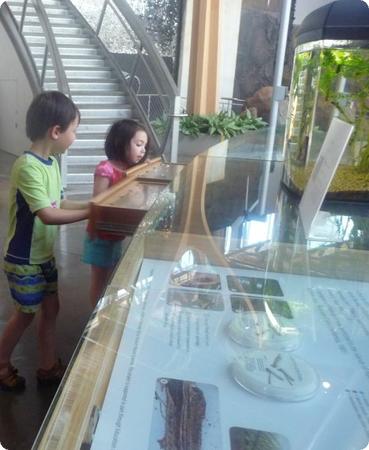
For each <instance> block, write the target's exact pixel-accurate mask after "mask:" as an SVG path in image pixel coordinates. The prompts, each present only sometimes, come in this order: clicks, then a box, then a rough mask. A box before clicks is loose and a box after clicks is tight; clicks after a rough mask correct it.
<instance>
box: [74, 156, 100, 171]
mask: <svg viewBox="0 0 369 450" xmlns="http://www.w3.org/2000/svg"><path fill="white" fill-rule="evenodd" d="M103 159H106V156H105V154H104V153H102V154H101V155H91V154H88V155H85V156H83V155H68V156H67V165H68V167H70V166H91V167H92V172H93V171H94V170H95V167H96V166H97V164H99V162H100V161H102V160H103Z"/></svg>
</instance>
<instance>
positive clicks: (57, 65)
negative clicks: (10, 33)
mask: <svg viewBox="0 0 369 450" xmlns="http://www.w3.org/2000/svg"><path fill="white" fill-rule="evenodd" d="M31 3H32V6H33V8H34V9H35V11H36V14H37V17H38V21H39V25H40V26H41V28H42V31H43V34H44V37H45V47H44V53H43V63H42V68H41V74H40V78H41V86H42V88H43V87H44V84H45V76H46V70H47V65H48V62H49V60H50V61H51V67H52V69H53V70H54V72H55V78H56V84H57V89H58V91H60V92H63V93H64V94H65V95H67V96H68V97H69V96H70V91H69V85H68V80H67V76H66V74H65V70H64V67H63V63H62V59H61V56H60V53H59V49H58V45H57V43H56V40H55V36H54V33H53V30H52V27H51V25H50V21H49V18H48V15H47V13H46V11H45V8H44V5H43V3H42V1H41V0H31ZM28 6H29V1H28V0H24V2H23V6H22V16H21V20H20V25H19V30H20V32H21V33H23V28H24V23H25V20H26V17H27V13H28V12H29V8H28Z"/></svg>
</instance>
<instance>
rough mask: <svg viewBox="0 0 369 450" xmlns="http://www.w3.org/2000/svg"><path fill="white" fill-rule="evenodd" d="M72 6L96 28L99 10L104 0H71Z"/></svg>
mask: <svg viewBox="0 0 369 450" xmlns="http://www.w3.org/2000/svg"><path fill="white" fill-rule="evenodd" d="M71 1H72V3H73V4H74V6H75V7H76V8H77V9H78V11H79V12H80V13H81V14H82V16H83V17H84V18H85V19H86V20H87V22H88V23H89V24H90V25H91V27H92V28H93V29H94V30H96V28H97V24H98V23H99V19H100V15H101V11H102V8H103V5H104V0H89V1H88V2H86V1H84V0H71Z"/></svg>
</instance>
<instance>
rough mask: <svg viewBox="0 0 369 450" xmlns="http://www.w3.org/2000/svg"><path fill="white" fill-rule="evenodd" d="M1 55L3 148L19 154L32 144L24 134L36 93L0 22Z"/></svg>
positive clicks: (0, 128)
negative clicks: (27, 114) (27, 113)
mask: <svg viewBox="0 0 369 450" xmlns="http://www.w3.org/2000/svg"><path fill="white" fill-rule="evenodd" d="M0 58H1V59H0V60H1V64H0V149H1V150H5V151H6V152H8V153H12V154H15V155H19V154H21V153H23V152H24V151H25V150H26V149H27V148H28V147H29V141H28V139H27V138H26V136H25V117H26V112H27V108H28V106H29V104H30V103H31V101H32V98H33V95H32V91H31V88H30V86H29V83H28V80H27V78H26V75H25V73H24V70H23V67H22V65H21V64H20V62H19V60H18V56H17V54H16V52H15V50H14V48H13V46H12V44H11V42H10V40H9V37H8V35H7V33H6V32H5V30H4V28H3V26H2V24H1V23H0Z"/></svg>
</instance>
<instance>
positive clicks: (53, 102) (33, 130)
mask: <svg viewBox="0 0 369 450" xmlns="http://www.w3.org/2000/svg"><path fill="white" fill-rule="evenodd" d="M76 117H78V118H80V113H79V109H78V107H77V106H76V105H75V104H74V103H73V101H72V100H71V99H70V98H68V97H67V96H66V95H64V94H63V93H61V92H58V91H45V92H41V94H38V95H37V96H36V97H35V98H34V99H33V101H32V103H31V105H30V106H29V108H28V111H27V116H26V134H27V137H28V138H29V139H30V140H31V141H32V142H35V141H36V140H38V139H42V138H43V137H45V135H46V133H47V130H48V129H49V128H51V127H54V126H55V125H59V126H60V128H61V131H62V132H63V131H65V130H66V129H67V128H68V126H69V125H70V124H71V123H72V122H73V120H74V119H75V118H76Z"/></svg>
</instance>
